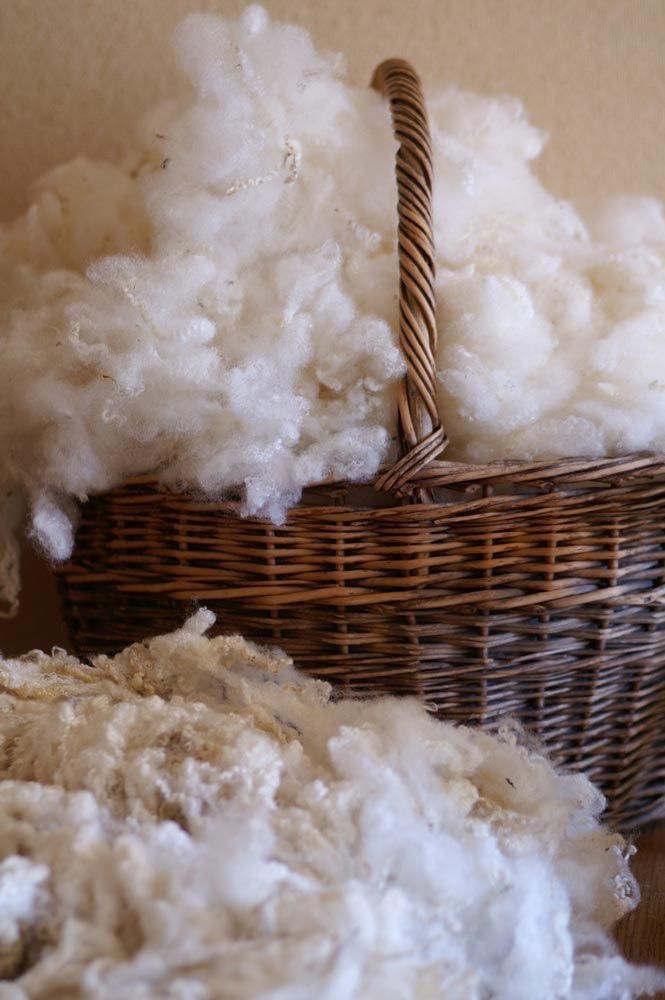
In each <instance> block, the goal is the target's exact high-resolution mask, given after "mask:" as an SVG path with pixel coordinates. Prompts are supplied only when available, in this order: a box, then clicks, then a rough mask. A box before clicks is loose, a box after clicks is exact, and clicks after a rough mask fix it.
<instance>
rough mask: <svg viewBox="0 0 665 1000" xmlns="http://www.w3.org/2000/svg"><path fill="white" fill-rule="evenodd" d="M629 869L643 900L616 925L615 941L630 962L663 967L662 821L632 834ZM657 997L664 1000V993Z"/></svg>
mask: <svg viewBox="0 0 665 1000" xmlns="http://www.w3.org/2000/svg"><path fill="white" fill-rule="evenodd" d="M635 846H636V847H637V854H636V855H635V856H634V857H633V858H632V860H631V868H632V870H633V872H634V873H635V877H636V878H637V881H638V882H639V884H640V889H641V892H642V901H641V903H640V905H639V906H638V907H637V909H636V910H634V911H633V912H632V913H630V914H629V915H628V916H627V917H624V919H623V920H622V921H621V922H620V923H619V924H618V926H617V932H616V936H617V941H618V942H619V945H620V947H621V950H622V951H623V953H624V954H625V955H626V957H627V958H629V959H630V960H631V962H636V963H639V964H641V965H642V964H649V965H659V966H661V967H663V968H665V821H663V822H659V823H652V824H651V825H650V826H647V827H645V828H644V829H643V830H642V831H641V832H640V833H638V834H637V835H636V837H635ZM657 996H658V998H660V1000H665V993H659V994H658V995H657Z"/></svg>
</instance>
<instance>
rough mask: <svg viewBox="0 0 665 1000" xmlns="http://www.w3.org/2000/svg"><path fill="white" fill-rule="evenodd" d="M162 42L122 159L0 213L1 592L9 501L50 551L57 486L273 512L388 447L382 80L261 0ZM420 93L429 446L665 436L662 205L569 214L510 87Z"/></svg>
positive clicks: (63, 509) (66, 506)
mask: <svg viewBox="0 0 665 1000" xmlns="http://www.w3.org/2000/svg"><path fill="white" fill-rule="evenodd" d="M176 50H177V55H178V58H179V61H180V64H181V66H182V69H183V71H184V75H185V77H186V83H185V84H184V85H183V93H182V95H180V96H179V97H178V98H177V99H174V100H173V101H171V102H170V103H168V104H166V105H164V106H162V107H160V108H158V109H157V110H155V111H154V112H153V113H152V114H150V115H149V116H148V117H147V119H146V120H145V121H144V122H143V124H142V125H141V127H140V129H139V132H138V135H137V140H136V148H135V149H134V150H133V151H128V152H127V154H126V156H125V158H124V160H123V162H121V163H118V164H112V163H105V162H90V161H87V160H83V159H79V160H75V161H73V162H72V163H69V164H66V165H64V166H62V167H59V168H58V169H56V170H54V171H52V172H51V173H49V174H48V175H47V176H46V177H44V178H43V179H42V180H41V181H40V182H39V183H38V184H37V185H36V186H35V189H34V201H33V204H32V205H31V207H30V208H29V210H28V211H27V213H26V214H25V215H24V216H23V217H22V218H20V219H18V220H16V221H15V222H14V223H13V224H10V225H7V226H6V227H4V228H2V229H0V302H1V304H0V353H1V355H2V370H1V372H0V381H1V384H0V479H1V480H2V483H3V489H5V492H6V499H3V497H0V508H1V507H3V506H4V507H5V508H6V511H5V513H4V514H0V549H2V551H1V552H0V577H1V578H2V580H3V581H4V584H3V585H4V590H5V598H6V600H7V601H9V602H11V600H12V598H13V597H14V596H15V593H14V592H15V589H16V588H15V586H13V585H12V579H13V580H14V582H15V576H16V574H15V572H14V564H15V558H14V555H13V553H12V551H11V545H12V541H11V539H12V537H13V534H12V532H13V527H12V526H13V524H14V522H15V521H16V515H15V509H16V507H17V505H18V508H19V509H20V510H22V511H26V510H28V511H29V517H30V519H31V526H32V527H31V530H32V534H33V537H34V538H35V539H36V540H37V541H38V543H40V544H41V545H42V546H43V547H44V548H45V549H46V551H47V553H48V554H49V555H50V556H51V557H52V558H54V559H61V558H64V557H66V556H67V555H68V554H69V553H70V551H71V547H72V539H73V524H74V521H75V501H76V500H84V499H85V498H86V496H88V495H89V494H90V493H91V492H95V491H101V490H104V489H107V488H109V487H110V486H112V485H115V484H117V483H118V482H120V481H122V480H124V479H125V478H127V477H128V476H131V475H132V474H136V473H143V472H153V471H154V472H156V473H157V474H159V475H160V476H161V478H162V479H163V480H164V481H167V482H170V483H172V484H175V485H178V486H183V487H188V488H195V489H199V490H203V491H205V492H206V493H207V494H214V495H222V494H228V493H229V491H236V492H237V493H238V494H239V495H240V496H241V497H242V498H243V502H244V509H245V510H246V512H247V513H250V514H260V515H263V516H267V517H269V518H273V519H276V520H279V519H281V518H283V517H284V514H285V511H286V510H287V509H288V507H289V506H290V505H291V504H293V503H294V502H295V501H296V500H297V499H298V497H299V495H300V492H301V490H302V488H303V486H304V485H306V484H310V483H313V482H317V481H321V480H323V479H325V478H327V477H333V478H348V479H355V480H363V479H365V480H366V479H368V478H371V477H372V476H373V475H374V473H375V472H376V470H377V468H378V467H379V465H380V464H381V462H382V461H384V460H385V461H387V460H390V458H391V448H392V447H393V446H392V445H391V439H392V438H393V437H394V433H395V431H394V423H395V396H396V385H397V383H398V380H399V378H400V377H401V375H402V372H403V361H402V358H401V355H400V352H399V350H398V347H397V338H396V332H395V330H396V326H397V322H396V320H397V305H396V299H397V295H396V292H397V257H396V210H395V200H396V194H395V179H394V170H393V161H394V153H395V145H394V140H393V138H392V135H391V129H390V124H389V116H388V111H387V108H386V104H385V101H384V100H383V99H382V98H381V97H380V96H379V95H378V94H376V93H375V92H373V91H372V90H371V89H370V88H369V87H355V86H351V85H349V84H348V83H347V82H346V81H345V79H344V70H343V64H342V61H341V60H340V59H339V58H338V57H332V56H329V55H322V54H319V53H317V51H316V50H315V48H314V46H313V44H312V42H311V39H310V38H309V36H308V35H307V34H306V33H305V32H304V31H302V30H301V29H297V28H294V27H293V26H289V25H282V24H279V23H272V22H271V21H270V20H269V18H268V16H267V14H266V13H265V12H264V11H263V10H261V9H260V8H257V7H251V8H248V9H247V11H246V12H245V14H244V15H243V16H242V17H241V18H240V19H239V20H238V21H237V22H227V21H223V20H220V19H217V18H215V17H211V16H206V15H193V16H191V17H189V18H188V19H187V20H185V21H184V22H183V23H182V24H181V26H180V28H179V29H178V32H177V36H176ZM370 71H371V67H368V76H369V73H370ZM429 111H430V116H431V125H432V133H433V143H434V153H435V170H436V189H435V192H434V211H435V231H436V243H437V268H438V279H437V293H438V300H439V316H440V321H441V338H440V348H439V352H438V358H437V361H438V365H439V369H440V406H441V411H442V415H443V418H444V424H445V426H446V427H447V429H448V431H449V434H450V437H451V442H452V444H451V447H450V449H449V451H448V453H447V454H448V456H449V457H450V458H451V459H461V460H470V461H481V462H484V461H486V460H490V459H493V458H509V457H510V458H514V457H523V458H534V457H545V458H552V457H557V456H562V455H567V454H570V455H572V454H582V455H589V456H596V455H601V454H606V453H607V454H611V453H613V452H621V451H634V450H639V449H655V450H661V449H665V336H664V333H665V215H664V213H663V208H662V205H661V204H660V203H658V202H656V201H653V200H649V199H638V198H623V199H615V200H613V201H612V202H610V203H609V204H607V205H605V206H603V207H602V208H601V209H600V210H599V211H598V212H596V214H595V215H594V216H593V217H592V218H591V219H590V220H589V221H588V222H587V223H586V224H585V223H583V221H582V220H581V219H580V217H579V216H578V215H577V213H576V212H575V210H574V209H573V207H572V206H571V205H569V204H566V203H562V202H561V201H559V200H557V199H556V198H554V197H553V196H552V195H551V194H549V193H548V192H547V191H546V190H544V188H543V187H542V185H541V184H540V183H539V182H538V180H537V179H536V177H535V176H534V174H533V173H532V172H531V168H530V161H532V160H533V159H534V158H536V157H537V156H538V154H539V153H540V151H541V149H542V147H543V142H544V138H543V136H542V134H541V133H540V132H539V131H537V130H536V129H534V128H533V127H532V126H531V125H530V124H529V123H528V122H527V120H526V119H525V117H524V114H523V110H522V107H521V105H520V104H519V102H517V101H515V100H512V99H505V98H502V99H498V100H494V99H489V98H485V97H478V96H474V95H471V94H465V93H460V92H458V91H457V90H455V89H450V90H447V91H445V92H444V93H439V94H437V93H431V94H429ZM3 496H4V495H3ZM10 508H11V510H10Z"/></svg>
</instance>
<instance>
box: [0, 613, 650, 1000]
mask: <svg viewBox="0 0 665 1000" xmlns="http://www.w3.org/2000/svg"><path fill="white" fill-rule="evenodd" d="M213 622H214V616H213V615H212V614H211V613H210V612H207V611H200V612H199V613H198V614H197V615H195V616H194V617H193V618H191V619H190V620H189V621H188V622H187V623H186V625H185V626H184V628H183V629H181V630H180V631H178V632H175V633H174V634H172V635H168V636H161V637H159V638H156V639H153V640H151V641H150V642H148V643H144V644H140V645H135V646H131V647H129V648H128V649H126V650H125V651H124V652H122V653H120V654H118V655H117V656H115V657H113V658H107V657H105V656H99V657H97V658H96V659H95V660H94V661H93V665H92V666H88V665H85V664H83V663H80V662H79V661H78V660H76V659H74V658H73V657H71V656H68V655H67V654H66V653H65V652H64V651H62V650H55V651H54V652H53V654H52V655H51V656H47V655H46V654H44V653H39V652H34V653H30V654H28V655H27V656H25V657H22V658H21V659H18V660H6V661H1V660H0V692H2V693H1V694H0V773H1V775H2V779H3V780H2V782H1V783H0V815H1V816H2V823H0V965H1V968H0V977H2V978H3V982H4V985H2V986H0V995H2V997H3V998H6V1000H27V998H30V1000H48V998H50V997H55V996H75V995H76V996H78V995H81V996H88V997H94V998H95V1000H104V998H108V1000H111V998H115V997H118V996H131V997H132V998H137V1000H141V998H143V1000H153V998H154V1000H157V998H160V1000H162V998H166V997H173V998H182V1000H185V998H187V1000H193V998H199V997H200V998H203V997H212V996H214V997H220V998H229V1000H230V998H233V1000H242V998H248V1000H249V998H255V997H264V998H271V1000H309V998H311V997H317V998H320V1000H353V998H358V1000H361V998H362V1000H374V998H375V1000H435V998H443V997H445V998H446V1000H456V998H457V1000H474V998H476V1000H480V998H482V997H486V996H489V995H490V993H491V995H492V996H493V997H495V998H497V1000H534V998H535V997H538V1000H550V998H551V1000H555V998H556V1000H562V998H576V1000H620V998H621V1000H628V998H629V997H631V996H634V995H637V993H639V992H640V991H642V990H648V989H654V990H655V989H656V987H657V986H658V985H659V983H660V984H663V982H665V980H664V978H663V977H659V976H658V974H657V973H655V972H652V971H650V970H646V969H637V968H632V967H630V966H628V965H627V963H626V962H625V961H624V960H623V959H622V958H621V957H620V956H619V955H618V954H617V953H616V949H615V946H614V945H613V943H612V941H611V938H610V937H609V935H608V929H609V928H610V927H611V925H612V924H613V923H614V922H615V921H616V920H617V919H618V917H619V916H620V915H621V914H623V913H625V912H626V911H628V910H630V909H632V907H633V906H634V905H635V903H636V901H637V887H636V885H635V882H634V880H633V878H632V876H631V874H630V872H629V869H628V863H627V859H628V857H629V855H630V851H629V850H627V849H626V846H625V844H624V843H623V841H622V839H621V838H620V837H618V836H614V835H612V834H610V833H609V832H608V831H607V830H606V829H604V828H603V827H602V826H600V825H599V822H598V819H597V817H598V814H599V813H600V811H601V810H602V808H603V799H602V796H601V795H600V794H599V793H598V792H597V791H596V790H595V789H594V788H593V787H592V786H591V785H590V784H589V782H588V781H587V780H586V779H585V778H584V777H582V776H573V775H568V776H564V775H559V774H557V773H556V772H555V771H554V770H553V768H552V767H551V765H550V764H549V763H548V762H547V760H545V759H544V758H543V757H541V756H539V755H538V754H536V753H533V752H529V751H527V750H526V749H525V748H523V747H522V746H520V743H519V739H518V738H517V735H516V734H515V733H514V732H510V731H506V732H505V733H503V734H502V735H501V736H500V737H498V738H497V737H493V736H490V735H486V734H482V733H480V732H478V731H473V730H468V729H463V728H455V727H454V726H451V725H447V724H443V723H440V722H437V721H435V720H433V719H432V718H431V717H429V716H428V715H427V714H426V712H425V710H424V708H423V707H422V706H421V705H419V704H417V703H415V702H412V701H405V700H402V701H399V700H386V699H383V700H377V701H374V702H358V701H333V700H331V691H330V688H329V686H328V685H327V684H325V683H323V682H320V681H314V680H309V679H306V678H304V677H303V676H302V675H298V674H296V672H295V671H294V669H293V666H292V664H291V661H290V660H288V659H286V658H285V657H284V656H283V655H282V654H279V653H277V652H272V653H271V652H269V651H264V650H260V649H258V648H257V647H255V646H252V645H250V644H248V643H246V642H244V641H243V640H242V639H240V638H239V637H232V638H228V637H218V638H214V639H208V638H207V637H206V636H205V634H204V633H205V632H206V630H207V629H208V628H209V627H210V625H211V624H212V623H213Z"/></svg>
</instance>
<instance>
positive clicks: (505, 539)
mask: <svg viewBox="0 0 665 1000" xmlns="http://www.w3.org/2000/svg"><path fill="white" fill-rule="evenodd" d="M605 467H607V470H606V468H605ZM487 468H488V467H486V468H485V471H484V475H483V476H482V477H480V478H477V479H475V480H474V478H473V476H472V475H471V473H472V472H473V469H472V467H459V466H457V467H456V466H451V472H450V475H449V479H450V482H449V484H448V488H447V489H445V490H444V491H440V492H439V494H438V499H439V501H440V502H438V503H429V504H422V503H419V504H414V503H399V502H397V501H392V505H391V506H384V507H380V508H377V509H371V508H363V507H360V506H355V507H353V506H350V505H349V504H348V503H343V502H340V501H343V500H344V499H345V497H344V495H343V494H342V493H341V492H339V491H335V490H331V491H330V492H329V493H328V494H327V495H323V496H322V495H321V494H319V495H318V496H315V497H314V498H313V499H314V502H312V498H310V501H309V502H308V503H306V504H303V505H301V506H300V507H298V508H296V509H295V510H293V511H292V512H291V514H290V515H289V518H288V520H287V522H286V523H285V524H284V525H282V526H275V525H272V524H270V523H265V522H261V521H252V520H242V519H240V518H239V517H237V516H235V515H234V514H233V513H229V508H228V505H226V506H225V505H223V504H219V503H211V502H205V501H198V500H193V499H191V498H187V497H185V496H182V495H175V494H170V493H168V492H165V491H163V490H161V489H160V488H159V487H158V486H157V485H156V484H155V483H153V482H149V481H137V482H135V483H130V484H128V485H127V486H124V487H122V488H119V489H117V490H113V491H111V492H109V493H106V494H104V495H103V496H100V497H97V498H95V499H93V500H92V501H90V503H88V504H87V505H86V506H85V507H84V510H83V520H82V524H81V526H80V530H79V533H78V543H77V549H76V552H75V555H74V558H73V559H72V561H70V562H69V563H68V564H66V565H65V566H64V567H62V568H61V570H60V579H61V587H62V594H63V598H64V605H65V612H66V617H67V620H68V623H69V627H70V630H71V635H72V640H73V642H74V644H75V646H76V647H77V649H78V651H79V652H80V653H81V654H91V653H94V652H97V651H105V652H108V651H110V650H113V649H118V648H121V647H122V646H124V645H126V644H127V642H128V641H131V640H141V639H143V638H144V637H146V636H149V635H151V634H155V633H156V632H159V631H163V630H170V629H172V628H173V627H174V626H175V625H177V624H178V623H179V622H180V621H182V619H183V618H184V617H185V616H186V614H187V613H188V612H189V611H190V610H191V609H192V607H193V606H194V605H196V604H203V605H206V606H207V607H209V608H211V609H212V610H213V611H214V612H215V613H216V614H217V629H218V631H222V632H225V631H226V632H229V631H232V632H241V633H243V634H244V635H245V636H247V637H248V638H251V639H254V640H255V641H257V642H260V643H272V644H276V645H279V646H281V647H282V648H283V649H284V650H285V651H286V652H288V653H289V654H290V655H291V656H292V657H293V658H294V660H295V662H296V664H297V666H298V667H299V668H301V669H303V670H305V671H307V672H308V673H311V674H314V675H317V676H323V677H325V678H327V679H329V680H330V681H333V682H335V683H336V684H339V685H341V686H342V688H343V689H344V691H345V692H346V693H347V694H349V693H355V694H359V695H366V694H370V693H372V694H375V693H376V694H379V693H391V694H404V695H416V696H417V697H419V698H421V699H423V700H424V701H425V702H426V703H427V704H428V706H430V707H431V708H432V710H435V711H436V712H437V714H438V715H440V716H441V717H442V718H445V719H449V720H454V721H458V722H466V723H471V724H480V725H484V726H487V725H491V724H492V723H494V722H495V721H496V720H498V719H501V718H502V717H506V716H510V717H512V718H517V719H519V720H520V721H521V722H522V723H524V724H525V725H526V726H527V727H528V729H529V730H530V731H531V732H533V733H534V734H535V735H536V736H537V737H538V738H539V739H540V740H541V741H542V742H543V743H544V745H545V747H546V749H547V750H548V751H549V752H551V753H552V755H553V757H554V758H555V759H556V760H557V761H558V762H559V763H561V764H563V765H565V766H568V767H571V768H573V769H575V770H578V769H579V770H583V771H585V772H586V773H587V774H588V775H589V777H590V778H591V779H592V780H594V781H595V782H596V783H597V784H599V785H600V787H601V788H602V789H603V791H604V792H605V794H606V795H607V797H608V800H609V811H610V815H611V818H612V819H613V821H614V822H615V823H618V824H620V825H622V826H624V827H625V826H633V825H636V824H638V823H640V822H643V821H646V820H647V819H650V818H653V817H655V816H658V815H662V814H663V812H664V811H665V807H664V804H665V728H664V727H663V718H664V717H665V627H664V626H665V603H664V600H665V598H664V595H665V467H663V465H662V464H661V465H658V464H656V463H653V462H651V463H649V462H645V463H643V467H642V468H640V467H639V463H638V467H637V468H635V463H632V465H631V464H630V463H629V464H628V465H626V464H625V463H624V465H623V466H622V465H621V463H617V462H614V463H612V462H606V463H603V462H597V463H592V464H591V465H588V464H587V465H586V466H584V465H583V463H579V462H578V463H568V464H566V463H560V464H559V465H558V466H556V467H553V468H552V469H549V470H545V469H541V472H542V473H543V475H540V474H539V473H538V472H537V471H536V472H534V471H533V470H534V467H533V466H529V467H527V466H524V470H526V471H524V472H523V474H521V475H517V474H515V473H514V470H513V472H512V473H511V474H510V475H506V474H499V473H497V472H496V470H495V474H494V475H493V476H490V475H489V474H488V472H487ZM460 469H462V470H464V469H465V470H466V472H464V471H462V472H460ZM529 470H530V471H529ZM594 470H595V471H594ZM545 472H547V475H545V474H544V473H545ZM440 478H441V477H440V476H439V479H440ZM333 501H336V502H333ZM322 503H323V505H321V504H322ZM326 504H327V505H326Z"/></svg>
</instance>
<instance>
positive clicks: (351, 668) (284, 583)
mask: <svg viewBox="0 0 665 1000" xmlns="http://www.w3.org/2000/svg"><path fill="white" fill-rule="evenodd" d="M374 82H375V85H376V86H378V87H379V88H380V89H381V90H382V91H383V92H385V93H386V94H387V96H388V97H389V99H390V104H391V109H392V113H393V123H394V126H395V133H396V136H397V138H398V140H399V142H400V149H399V152H398V155H397V178H398V195H399V197H398V209H399V221H400V225H399V254H400V343H401V345H402V348H403V350H404V353H405V356H406V359H407V365H408V374H407V376H406V377H405V380H404V384H403V386H402V387H401V391H400V397H399V431H400V441H401V445H402V457H401V458H400V460H399V461H398V462H397V463H396V464H395V465H394V466H393V467H392V468H391V469H388V470H386V471H384V472H383V473H382V475H381V477H380V478H379V479H378V480H377V483H376V484H375V487H376V489H377V491H381V492H377V493H376V494H375V497H376V504H378V505H375V504H374V503H372V504H368V503H367V501H366V498H363V499H362V502H360V501H358V500H355V501H354V497H353V488H350V487H348V486H347V485H346V484H329V485H327V486H321V487H318V488H316V489H313V490H311V491H308V493H307V495H306V496H305V498H304V499H303V502H302V503H301V504H300V505H299V506H298V507H297V508H295V509H294V510H293V511H292V512H291V513H290V514H289V517H288V519H287V522H286V523H285V524H284V525H282V526H275V525H272V524H270V523H266V522H263V521H258V520H251V519H241V518H240V517H239V516H238V513H237V508H236V506H235V505H234V504H233V503H230V502H229V503H218V502H211V501H206V500H201V499H197V498H192V497H191V496H189V497H188V496H185V495H182V494H173V493H169V492H168V491H167V490H165V489H163V488H161V487H160V486H159V485H158V484H157V483H156V481H154V479H151V478H148V477H146V478H144V479H138V480H134V481H132V482H130V483H127V484H126V485H124V486H122V487H119V488H117V489H115V490H112V491H110V492H108V493H106V494H103V495H101V496H98V497H95V498H93V499H92V500H91V501H90V502H89V503H88V504H87V505H86V506H85V508H84V511H83V518H82V524H81V527H80V529H79V534H78V541H77V550H76V552H75V555H74V558H73V559H72V561H71V562H70V563H68V564H67V565H65V566H64V567H63V568H62V569H61V571H60V575H61V584H62V594H63V600H64V605H65V611H66V616H67V619H68V622H69V625H70V629H71V633H72V639H73V641H74V643H75V645H76V646H77V648H78V650H79V652H81V653H83V654H88V653H92V652H96V651H100V650H105V651H108V650H109V649H111V650H112V649H117V648H119V647H121V646H124V645H125V644H126V643H127V641H130V640H140V639H142V638H144V637H145V636H147V635H150V634H154V633H155V632H157V631H160V630H168V629H171V628H173V627H174V625H175V624H177V623H178V622H179V621H181V620H182V618H183V617H184V615H185V613H186V612H187V611H188V610H190V608H191V607H192V606H193V605H194V604H197V603H198V604H205V605H207V606H208V607H210V608H211V609H212V610H213V611H215V613H216V614H217V616H218V625H217V627H218V629H219V630H220V631H233V632H236V631H239V632H242V633H243V634H244V635H246V636H248V637H250V638H253V639H255V640H257V641H259V642H270V643H277V644H278V645H280V646H282V647H283V648H284V649H285V650H286V651H287V652H288V653H289V654H290V655H291V656H293V658H294V659H295V661H296V663H297V665H298V666H299V667H300V668H301V669H304V670H306V671H308V672H310V673H313V674H316V675H318V676H324V677H326V678H328V679H330V680H333V681H335V682H337V683H338V684H339V685H341V687H342V688H343V689H344V690H345V691H346V693H357V694H363V695H365V694H368V693H397V694H412V695H417V696H418V697H419V698H421V699H423V700H424V701H425V702H426V703H427V704H428V705H429V706H430V707H431V708H432V709H433V710H435V711H436V712H437V713H438V714H439V715H441V716H442V717H444V718H446V719H452V720H456V721H464V722H470V723H474V724H483V725H489V724H492V723H494V722H495V721H496V720H497V719H500V718H502V717H505V716H511V717H513V718H518V719H520V720H521V721H522V722H523V723H525V724H526V725H527V726H528V727H529V729H530V730H531V731H533V732H534V733H535V734H536V735H537V736H538V737H539V738H540V739H541V740H542V741H543V742H544V744H545V746H546V747H547V749H548V750H549V751H551V752H552V754H553V755H554V757H555V758H556V759H558V760H559V761H560V762H562V763H564V764H566V765H569V766H571V767H574V768H576V769H578V768H580V769H583V770H585V771H586V772H587V773H588V774H589V776H590V777H591V778H592V779H594V780H595V781H596V782H597V783H599V784H600V786H601V787H602V788H603V790H604V791H605V793H606V795H607V796H608V798H609V802H610V813H611V816H612V818H613V819H614V821H615V822H618V823H620V824H622V825H624V826H626V825H635V824H637V823H639V822H643V821H646V820H647V819H649V818H653V817H655V816H657V815H662V814H663V813H664V812H665V807H664V802H665V729H664V728H663V725H662V719H663V717H664V716H665V628H664V626H665V457H664V456H653V455H633V456H627V457H622V458H614V459H593V460H588V461H587V460H583V459H571V460H564V461H560V462H556V463H545V462H539V463H519V462H516V463H494V464H491V465H487V466H469V465H460V464H455V463H450V462H444V461H443V460H442V459H441V457H440V455H441V452H442V449H443V447H444V446H445V443H446V438H445V434H444V432H443V429H442V427H441V422H440V420H439V417H438V413H437V409H436V376H435V363H434V351H435V347H436V322H435V307H434V293H433V280H434V264H433V260H434V254H433V245H432V227H431V151H430V147H429V132H428V128H427V119H426V115H425V110H424V105H423V102H422V96H421V92H420V86H419V82H418V78H417V77H416V76H415V74H414V73H413V71H412V70H411V69H410V67H409V66H408V65H407V64H405V63H403V62H401V61H397V60H391V61H390V62H388V63H386V64H383V66H382V67H380V68H379V70H378V71H377V74H376V76H375V81H374Z"/></svg>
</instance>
